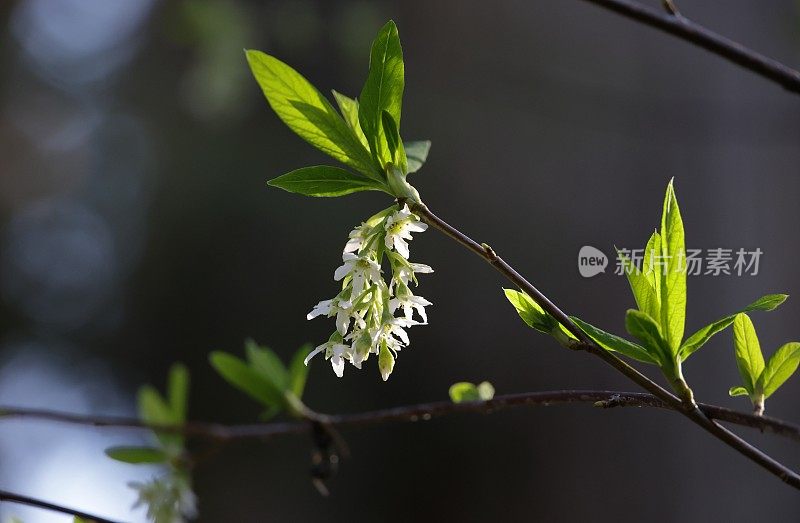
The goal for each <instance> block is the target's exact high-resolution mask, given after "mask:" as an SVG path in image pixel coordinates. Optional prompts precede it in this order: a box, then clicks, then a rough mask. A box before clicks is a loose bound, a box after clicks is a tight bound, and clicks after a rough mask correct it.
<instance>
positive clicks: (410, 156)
mask: <svg viewBox="0 0 800 523" xmlns="http://www.w3.org/2000/svg"><path fill="white" fill-rule="evenodd" d="M403 148H404V149H405V151H406V160H407V163H408V172H409V173H415V172H417V171H419V170H420V168H421V167H422V166H423V164H424V163H425V161H426V160H427V159H428V152H429V151H430V150H431V141H430V140H423V141H418V142H404V143H403Z"/></svg>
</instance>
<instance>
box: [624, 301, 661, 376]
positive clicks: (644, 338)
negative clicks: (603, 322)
mask: <svg viewBox="0 0 800 523" xmlns="http://www.w3.org/2000/svg"><path fill="white" fill-rule="evenodd" d="M625 329H626V330H627V331H628V334H630V335H631V336H633V337H634V338H636V339H638V340H639V341H640V342H641V343H642V345H643V346H644V348H645V350H646V351H647V352H648V353H649V354H650V355H651V356H653V357H654V358H655V357H656V356H659V357H658V358H655V359H657V360H658V361H659V362H661V363H664V362H667V361H670V360H671V355H670V352H669V346H668V345H667V343H666V340H664V338H663V337H662V336H661V332H660V331H659V328H658V324H657V323H656V320H654V319H653V318H651V317H650V316H648V315H647V314H645V313H643V312H641V311H637V310H634V309H628V312H627V313H626V314H625Z"/></svg>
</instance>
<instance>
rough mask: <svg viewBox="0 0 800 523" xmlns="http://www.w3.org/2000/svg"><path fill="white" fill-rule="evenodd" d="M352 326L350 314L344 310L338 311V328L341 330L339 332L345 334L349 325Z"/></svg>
mask: <svg viewBox="0 0 800 523" xmlns="http://www.w3.org/2000/svg"><path fill="white" fill-rule="evenodd" d="M349 326H350V315H349V314H347V313H346V312H344V311H339V312H337V313H336V329H337V330H338V331H339V334H341V335H342V336H344V335H345V334H347V327H349Z"/></svg>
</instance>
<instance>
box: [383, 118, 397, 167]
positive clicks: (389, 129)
mask: <svg viewBox="0 0 800 523" xmlns="http://www.w3.org/2000/svg"><path fill="white" fill-rule="evenodd" d="M381 122H382V124H383V132H384V134H385V136H386V145H387V146H388V149H387V152H388V153H389V159H390V161H392V162H394V163H398V162H397V146H398V145H399V144H400V133H399V132H398V130H397V124H395V123H394V119H393V118H392V115H391V114H389V112H388V111H386V110H385V109H384V110H383V111H381Z"/></svg>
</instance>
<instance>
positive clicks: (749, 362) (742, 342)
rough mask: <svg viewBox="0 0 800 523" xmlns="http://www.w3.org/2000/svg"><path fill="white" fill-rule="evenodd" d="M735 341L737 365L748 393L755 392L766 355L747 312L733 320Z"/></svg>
mask: <svg viewBox="0 0 800 523" xmlns="http://www.w3.org/2000/svg"><path fill="white" fill-rule="evenodd" d="M733 343H734V347H735V349H736V366H737V367H738V368H739V375H740V376H741V377H742V383H743V384H744V388H745V390H747V392H748V394H750V395H753V394H754V393H755V387H756V382H757V381H758V378H759V377H760V376H761V372H762V371H763V370H764V356H763V354H762V353H761V345H760V344H759V342H758V336H757V335H756V330H755V328H754V327H753V322H752V321H750V318H749V317H748V316H747V314H744V313H740V314H737V315H736V319H735V320H734V321H733Z"/></svg>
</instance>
